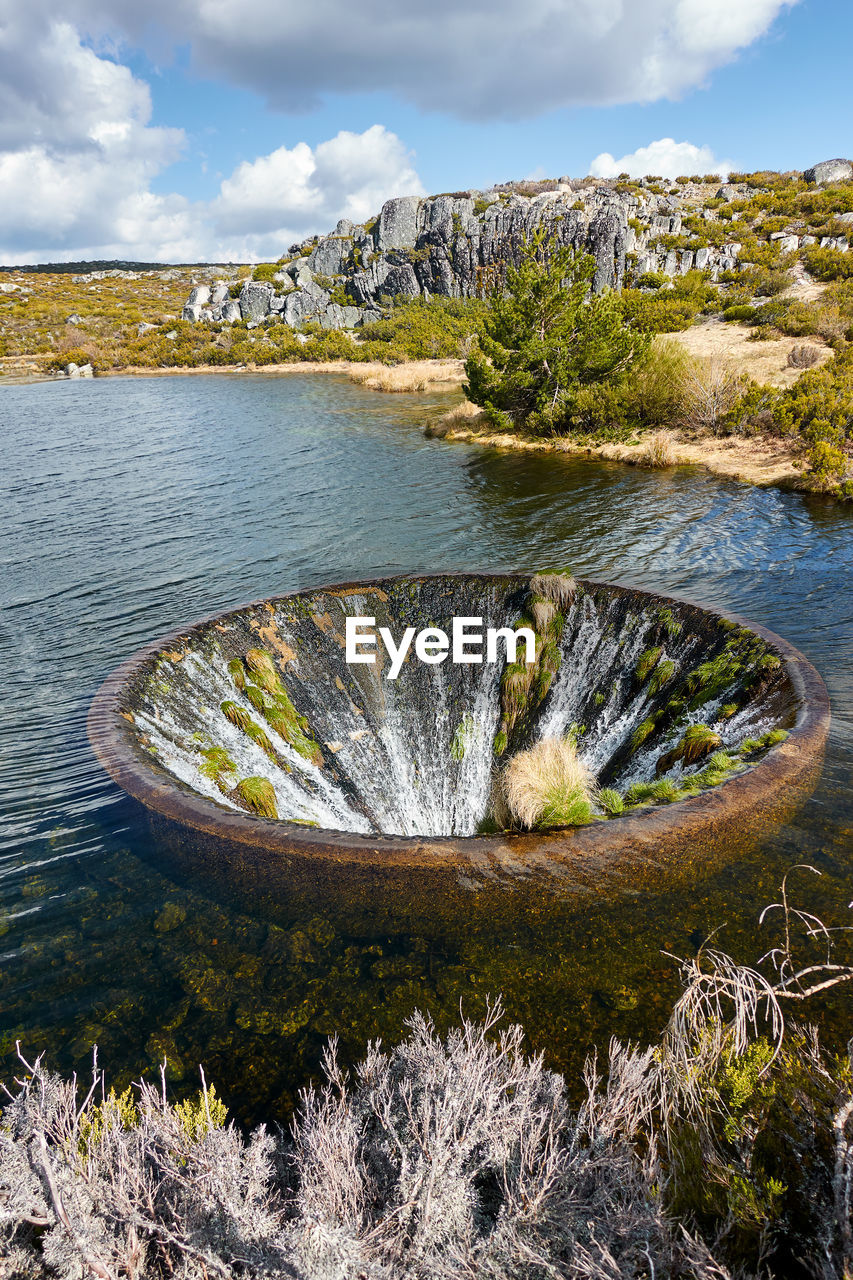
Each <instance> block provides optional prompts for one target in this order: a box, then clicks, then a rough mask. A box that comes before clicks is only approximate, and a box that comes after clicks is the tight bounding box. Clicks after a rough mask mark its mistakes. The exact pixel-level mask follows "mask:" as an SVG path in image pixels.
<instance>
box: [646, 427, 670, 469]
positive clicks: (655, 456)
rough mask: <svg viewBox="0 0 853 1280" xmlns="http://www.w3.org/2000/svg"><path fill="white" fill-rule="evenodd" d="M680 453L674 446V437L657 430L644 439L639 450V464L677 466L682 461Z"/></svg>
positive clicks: (656, 466)
mask: <svg viewBox="0 0 853 1280" xmlns="http://www.w3.org/2000/svg"><path fill="white" fill-rule="evenodd" d="M680 460H681V459H680V458H679V455H678V454H677V453H676V451H675V449H674V448H673V443H672V437H671V436H669V435H667V433H666V432H665V431H656V432H655V433H654V435H651V436H649V437H648V439H647V440H644V441H643V444H642V445H641V447H640V449H639V450H638V451H637V457H636V461H637V466H639V467H654V468H661V469H662V468H664V467H675V466H677V465H678V463H679V462H680Z"/></svg>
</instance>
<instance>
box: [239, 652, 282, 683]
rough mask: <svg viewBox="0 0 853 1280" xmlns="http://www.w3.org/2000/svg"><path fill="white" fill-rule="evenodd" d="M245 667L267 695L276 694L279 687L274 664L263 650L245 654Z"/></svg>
mask: <svg viewBox="0 0 853 1280" xmlns="http://www.w3.org/2000/svg"><path fill="white" fill-rule="evenodd" d="M246 666H247V667H248V668H249V670H250V671H251V673H252V675H253V676H254V677H255V680H256V681H257V683H258V684H259V685H260V686H261V688H262V689H266V691H267V693H276V692H277V691H278V690H279V688H280V687H281V682H280V681H279V678H278V673H277V672H276V669H275V664H274V663H273V660H272V658H271V657H270V655H269V654H268V653H267V652H266V651H265V650H264V649H250V650H249V652H248V653H247V654H246Z"/></svg>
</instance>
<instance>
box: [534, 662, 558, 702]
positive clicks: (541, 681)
mask: <svg viewBox="0 0 853 1280" xmlns="http://www.w3.org/2000/svg"><path fill="white" fill-rule="evenodd" d="M553 679H554V672H553V671H548V670H547V669H543V670H540V671H538V672H537V675H536V682H535V685H534V692H535V694H536V699H537V701H538V702H541V701H542V699H543V698H544V697H545V695H546V694H547V692H548V690H549V689H550V688H551V683H552V681H553Z"/></svg>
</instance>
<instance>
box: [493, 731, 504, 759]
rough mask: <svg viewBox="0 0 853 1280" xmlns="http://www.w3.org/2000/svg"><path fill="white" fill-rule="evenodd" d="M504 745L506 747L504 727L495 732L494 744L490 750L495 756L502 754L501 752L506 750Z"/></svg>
mask: <svg viewBox="0 0 853 1280" xmlns="http://www.w3.org/2000/svg"><path fill="white" fill-rule="evenodd" d="M506 747H507V736H506V731H505V730H504V729H499V730H498V732H497V733H496V734H495V741H494V746H493V747H492V750H493V751H494V753H495V755H496V756H502V755H503V753H504V752H505V751H506Z"/></svg>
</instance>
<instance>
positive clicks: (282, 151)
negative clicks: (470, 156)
mask: <svg viewBox="0 0 853 1280" xmlns="http://www.w3.org/2000/svg"><path fill="white" fill-rule="evenodd" d="M422 193H423V187H422V186H421V183H420V180H419V178H418V175H417V173H416V172H415V170H414V168H413V167H412V162H411V157H410V155H409V153H408V152H407V151H406V149H405V147H404V146H403V144H402V142H401V141H400V139H399V138H398V137H397V136H396V135H395V134H393V133H390V132H389V131H388V130H387V129H385V128H383V127H382V125H379V124H375V125H373V126H372V127H371V128H369V129H366V130H365V132H364V133H350V132H348V131H342V132H341V133H339V134H337V136H336V137H334V138H330V139H329V140H328V141H327V142H321V143H320V144H319V146H317V148H316V149H315V150H313V151H312V149H311V148H310V147H309V146H308V145H307V143H305V142H300V143H297V145H296V146H295V147H293V148H291V149H290V150H288V148H287V147H279V148H278V150H277V151H273V152H272V153H271V154H270V155H267V156H261V157H259V159H257V160H254V161H251V162H248V161H247V162H245V163H243V164H241V165H239V166H238V168H237V169H235V171H234V173H233V174H232V175H231V177H230V178H226V179H225V181H224V182H223V183H222V187H221V190H220V194H219V196H218V197H217V199H216V200H215V201H214V202H213V204H212V206H211V210H210V212H211V215H212V217H213V220H214V224H215V227H216V230H217V232H219V233H221V234H225V235H239V234H242V235H246V234H247V233H248V234H249V236H250V237H254V238H255V239H258V240H259V241H262V240H263V239H264V238H266V239H269V237H270V236H271V235H272V236H277V237H278V243H280V242H281V239H282V238H283V237H285V236H287V235H291V236H292V235H293V234H295V233H296V232H299V233H300V234H301V235H304V234H305V233H306V232H307V231H314V230H316V229H317V228H321V229H323V230H329V229H330V228H331V227H332V226H333V225H334V223H335V222H336V221H337V220H338V218H350V219H351V220H352V221H353V222H363V221H364V220H365V219H367V218H368V217H369V216H370V215H371V214H375V213H376V212H377V211H378V209H379V207H380V205H381V204H382V202H383V201H384V200H386V199H387V198H388V197H389V196H391V195H420V194H422ZM285 228H288V230H285Z"/></svg>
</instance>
